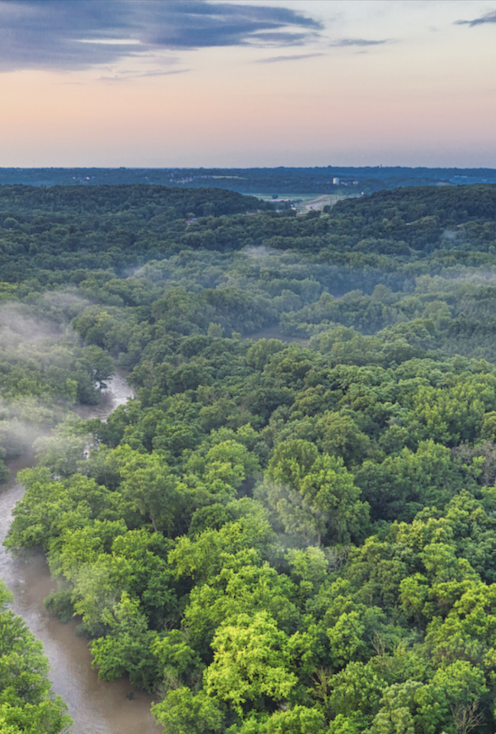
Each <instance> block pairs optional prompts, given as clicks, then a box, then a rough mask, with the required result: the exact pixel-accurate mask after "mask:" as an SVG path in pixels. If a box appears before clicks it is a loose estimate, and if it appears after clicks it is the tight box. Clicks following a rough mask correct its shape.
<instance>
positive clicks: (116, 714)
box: [0, 374, 163, 734]
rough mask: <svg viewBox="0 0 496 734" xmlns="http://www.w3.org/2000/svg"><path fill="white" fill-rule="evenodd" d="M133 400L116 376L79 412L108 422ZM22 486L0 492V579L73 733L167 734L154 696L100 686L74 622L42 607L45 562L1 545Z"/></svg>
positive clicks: (47, 586) (122, 686) (25, 460)
mask: <svg viewBox="0 0 496 734" xmlns="http://www.w3.org/2000/svg"><path fill="white" fill-rule="evenodd" d="M130 397H132V390H131V388H130V387H129V385H128V384H127V382H126V379H125V377H124V375H123V374H116V375H115V376H114V377H113V379H112V380H111V381H110V382H109V386H108V388H107V390H105V391H104V395H103V400H102V402H101V403H100V404H99V405H97V406H95V407H91V408H87V407H85V408H80V409H79V410H78V413H79V414H80V415H81V416H82V417H83V418H96V417H100V418H102V419H105V418H106V417H107V416H108V415H109V414H110V413H111V412H112V411H113V410H115V408H117V406H119V405H123V404H124V403H125V402H126V401H127V400H128V398H130ZM33 463H34V457H33V455H32V454H27V455H24V456H23V457H21V458H20V459H16V460H15V461H11V462H9V468H10V470H11V473H12V476H13V477H15V476H16V474H17V472H18V471H19V470H20V469H24V468H26V467H27V466H32V465H33ZM23 492H24V489H23V487H22V486H21V485H20V484H19V483H18V482H17V481H16V480H15V479H12V480H11V481H10V483H8V484H6V485H5V487H4V488H3V489H2V490H0V578H2V579H3V581H5V583H6V584H7V586H8V587H9V588H10V590H11V591H12V592H13V593H14V597H15V601H14V604H13V605H12V607H13V609H14V611H15V612H16V613H17V614H20V615H21V617H23V619H24V621H25V622H26V624H27V625H28V627H29V629H30V630H31V631H32V632H33V634H34V635H35V636H36V637H37V638H38V639H39V640H41V641H42V643H43V648H44V651H45V655H46V656H47V657H48V660H49V662H50V665H51V668H52V670H51V674H50V679H51V681H52V683H53V688H54V691H55V692H56V693H58V694H60V695H61V696H62V697H63V699H64V700H65V702H66V703H67V705H68V707H69V713H70V715H71V716H72V718H73V720H74V725H73V727H72V730H71V731H72V732H73V734H137V733H138V734H158V732H161V731H163V730H162V727H160V726H157V724H156V723H155V721H154V719H153V717H152V716H151V714H150V705H151V703H152V697H151V696H148V695H146V694H144V693H141V692H140V691H138V690H137V689H135V688H133V686H131V685H130V683H129V681H127V680H124V679H122V680H118V681H115V682H114V683H107V682H105V681H100V680H98V678H97V674H96V671H94V670H92V668H91V655H90V651H89V649H88V645H87V642H86V640H84V639H83V638H81V637H75V635H74V630H75V622H70V623H69V624H61V623H60V622H59V621H58V620H56V619H54V618H53V617H50V616H49V615H48V614H47V612H46V610H45V607H44V606H43V599H44V597H45V596H46V595H47V594H48V593H49V592H50V591H51V589H53V588H54V583H53V582H52V580H51V578H50V573H49V571H48V567H47V565H46V563H45V560H44V558H43V557H41V556H39V557H34V558H31V559H30V560H29V561H22V560H19V559H15V558H13V557H12V556H11V555H10V554H9V553H7V552H6V550H5V548H4V547H3V545H1V543H2V542H3V540H4V538H5V536H6V534H7V531H8V529H9V527H10V523H11V520H12V518H11V513H12V510H13V509H14V507H15V505H16V503H17V502H18V501H19V500H20V499H21V497H22V495H23Z"/></svg>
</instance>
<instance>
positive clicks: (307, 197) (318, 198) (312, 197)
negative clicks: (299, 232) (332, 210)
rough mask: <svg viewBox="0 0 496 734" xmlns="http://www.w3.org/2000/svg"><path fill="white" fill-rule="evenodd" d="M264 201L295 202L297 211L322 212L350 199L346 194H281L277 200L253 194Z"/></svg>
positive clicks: (264, 195) (265, 195)
mask: <svg viewBox="0 0 496 734" xmlns="http://www.w3.org/2000/svg"><path fill="white" fill-rule="evenodd" d="M252 196H255V197H256V198H257V199H263V200H264V201H274V202H277V201H295V202H297V203H296V211H297V212H305V211H310V210H311V209H315V210H322V209H323V208H324V207H325V206H333V205H334V204H336V203H337V202H338V201H340V200H342V199H349V198H350V197H349V196H346V195H345V194H279V195H278V197H277V199H273V198H272V196H269V195H267V194H252Z"/></svg>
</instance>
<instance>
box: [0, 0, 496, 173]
mask: <svg viewBox="0 0 496 734" xmlns="http://www.w3.org/2000/svg"><path fill="white" fill-rule="evenodd" d="M0 104H1V108H0V110H1V113H0V167H48V166H53V167H58V166H65V167H72V166H74V167H79V166H82V167H91V166H101V167H115V166H126V167H157V168H160V167H200V166H204V167H258V166H328V165H331V166H333V165H335V166H363V165H370V166H375V165H381V164H382V165H403V166H430V167H435V166H442V167H496V0H425V1H424V0H241V1H238V0H228V1H227V2H226V1H225V0H224V1H222V2H221V1H217V0H0Z"/></svg>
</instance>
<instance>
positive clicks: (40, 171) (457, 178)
mask: <svg viewBox="0 0 496 734" xmlns="http://www.w3.org/2000/svg"><path fill="white" fill-rule="evenodd" d="M475 183H496V170H495V169H491V168H466V169H463V168H425V167H424V168H407V167H402V166H388V167H382V166H375V167H370V166H364V167H342V166H324V167H314V168H292V167H289V168H286V167H279V168H0V184H26V185H31V186H55V185H60V186H76V185H77V186H95V185H102V184H107V185H108V184H112V185H116V184H159V185H162V186H179V187H181V188H186V189H192V188H193V189H195V188H203V187H205V186H208V187H212V186H213V187H215V188H219V189H228V190H230V191H237V192H239V193H245V194H264V195H269V196H270V195H274V196H275V195H279V196H281V195H288V194H293V195H298V194H329V193H341V194H348V195H350V194H361V193H362V192H363V193H365V194H369V193H372V192H374V191H379V190H381V189H394V188H397V187H402V186H436V185H443V184H444V185H446V184H449V185H452V186H454V185H460V184H475Z"/></svg>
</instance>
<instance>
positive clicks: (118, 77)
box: [98, 69, 192, 82]
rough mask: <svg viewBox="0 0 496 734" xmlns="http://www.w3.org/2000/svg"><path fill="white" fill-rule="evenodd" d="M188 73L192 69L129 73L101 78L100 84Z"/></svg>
mask: <svg viewBox="0 0 496 734" xmlns="http://www.w3.org/2000/svg"><path fill="white" fill-rule="evenodd" d="M187 71H192V69H173V70H172V71H156V70H155V71H145V72H144V73H142V74H135V73H134V72H127V73H123V74H115V75H114V76H101V77H99V79H98V81H99V82H127V81H129V80H130V79H144V78H146V77H150V76H151V77H154V76H171V75H172V74H185V73H186V72H187Z"/></svg>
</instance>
